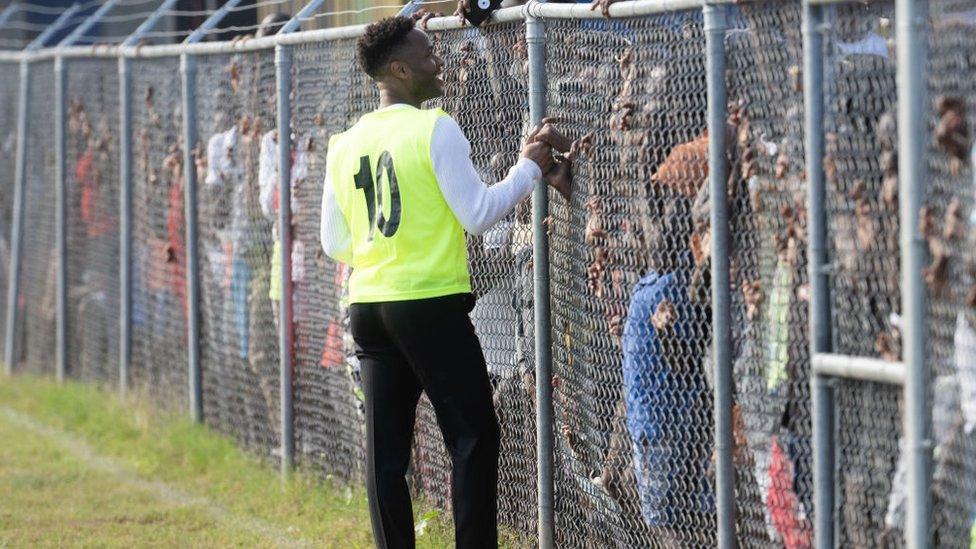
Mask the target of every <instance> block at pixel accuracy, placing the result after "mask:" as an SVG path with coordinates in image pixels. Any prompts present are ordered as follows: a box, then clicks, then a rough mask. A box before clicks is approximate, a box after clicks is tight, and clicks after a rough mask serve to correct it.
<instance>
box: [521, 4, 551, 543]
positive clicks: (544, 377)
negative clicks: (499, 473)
mask: <svg viewBox="0 0 976 549" xmlns="http://www.w3.org/2000/svg"><path fill="white" fill-rule="evenodd" d="M534 5H536V2H534V1H533V2H530V3H529V5H528V8H527V11H526V21H525V31H526V35H525V40H526V44H527V45H528V50H529V51H528V54H529V118H530V119H531V123H532V124H539V122H541V121H542V119H543V118H544V117H545V115H546V31H545V23H544V22H543V20H542V19H541V18H539V17H536V16H534V15H532V7H533V6H534ZM548 215H549V189H548V187H547V186H546V182H545V181H541V180H540V181H539V183H538V184H537V185H536V187H535V189H534V190H533V192H532V240H533V246H532V264H533V269H532V270H533V273H532V274H533V288H534V289H533V302H534V304H535V360H536V378H535V385H536V403H537V406H538V408H537V409H536V444H537V446H538V449H537V454H538V460H539V464H538V466H539V469H538V497H539V532H538V534H539V547H540V548H541V549H548V548H551V547H553V546H554V538H555V497H554V487H553V407H552V334H551V333H550V332H551V319H550V311H549V309H550V303H549V234H548V229H547V227H546V217H548Z"/></svg>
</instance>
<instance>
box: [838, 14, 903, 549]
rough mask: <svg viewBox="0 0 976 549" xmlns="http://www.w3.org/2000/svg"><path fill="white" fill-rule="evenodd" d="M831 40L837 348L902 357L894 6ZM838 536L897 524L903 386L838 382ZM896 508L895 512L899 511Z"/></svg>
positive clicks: (889, 534) (871, 534)
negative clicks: (896, 478) (891, 46)
mask: <svg viewBox="0 0 976 549" xmlns="http://www.w3.org/2000/svg"><path fill="white" fill-rule="evenodd" d="M828 18H829V19H830V22H831V25H830V31H829V32H828V33H826V35H825V38H824V43H825V52H826V53H825V56H824V64H825V69H824V70H825V83H824V91H825V98H824V104H825V111H826V118H825V122H824V130H825V132H826V134H825V146H826V158H825V159H824V176H825V181H826V185H827V219H828V255H829V257H830V258H831V266H832V274H831V285H830V290H831V298H832V302H831V310H832V311H833V324H832V328H833V334H834V338H833V339H834V349H835V351H837V352H839V353H843V354H847V355H853V356H865V357H874V358H880V359H883V360H888V361H897V360H900V358H901V356H900V355H901V350H900V335H899V332H898V325H899V313H900V294H899V292H900V285H899V280H898V278H899V276H898V273H899V253H898V249H899V248H898V234H899V233H898V229H899V227H898V196H897V159H898V157H897V154H896V150H897V149H896V147H897V135H896V126H895V117H896V111H895V109H896V108H897V103H896V100H895V99H896V94H895V91H896V88H895V60H894V55H893V54H894V51H893V49H889V44H888V39H889V38H892V37H893V34H892V33H893V30H894V23H895V21H894V4H893V3H892V2H877V3H872V4H869V5H864V4H841V5H839V6H837V8H836V9H834V10H832V13H830V14H829V15H828ZM835 391H836V395H837V396H836V410H837V430H838V439H837V441H836V442H835V444H836V445H837V452H838V458H837V464H836V467H837V469H836V470H837V471H838V474H837V479H836V481H837V484H838V492H837V494H836V496H835V497H836V500H837V503H836V505H837V509H838V530H837V537H838V540H839V542H840V543H842V544H843V545H845V546H850V547H873V546H875V545H876V544H877V542H878V538H879V536H881V535H884V536H885V537H886V540H887V543H892V544H898V543H900V540H901V536H900V535H899V534H898V532H897V531H892V528H893V527H894V526H895V525H894V524H893V523H894V522H895V519H894V518H893V517H892V516H888V509H889V508H892V509H894V507H895V503H894V502H893V499H896V498H898V497H899V495H898V491H897V490H893V488H894V485H893V479H894V476H895V465H896V461H897V456H898V439H899V436H900V433H901V414H900V400H901V392H902V389H901V388H900V387H898V386H890V385H883V384H879V383H872V382H856V381H843V382H840V381H838V385H837V387H836V389H835ZM893 514H894V512H893V513H892V515H893Z"/></svg>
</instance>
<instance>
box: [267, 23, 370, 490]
mask: <svg viewBox="0 0 976 549" xmlns="http://www.w3.org/2000/svg"><path fill="white" fill-rule="evenodd" d="M354 58H355V39H354V38H346V39H341V40H326V41H322V42H318V43H311V44H302V45H300V46H296V47H295V56H294V71H293V72H294V81H293V83H292V90H293V98H292V137H291V149H292V150H293V151H294V153H293V156H292V158H293V160H292V170H291V178H290V184H291V201H292V203H291V208H292V238H293V240H292V256H291V259H292V292H293V293H292V300H293V309H292V316H293V320H292V322H293V326H294V328H293V330H294V332H293V333H294V351H293V359H292V360H293V362H292V364H293V365H294V372H295V377H294V391H295V397H294V399H295V403H294V406H295V447H296V452H297V453H298V457H299V461H304V462H305V463H307V464H308V465H309V466H311V467H312V468H314V469H316V470H319V471H321V472H322V473H323V474H326V475H332V476H334V477H336V478H339V479H343V480H346V481H362V480H363V478H364V475H365V466H366V462H365V451H366V440H365V428H366V420H365V417H364V415H363V410H364V409H363V404H362V403H363V392H362V386H361V384H360V381H359V363H358V361H357V360H356V357H355V349H354V347H353V342H352V339H351V336H350V334H349V303H348V298H347V294H346V292H345V283H346V278H347V272H346V270H345V269H344V268H343V267H342V266H341V265H340V264H338V263H336V262H334V261H333V260H332V259H330V258H329V257H327V256H326V255H325V254H324V252H323V251H322V246H321V244H320V242H319V224H320V215H321V203H322V184H323V181H324V177H325V162H324V160H325V154H326V149H327V146H328V143H329V136H330V135H333V134H336V133H339V132H342V131H344V130H345V129H346V128H348V127H349V126H351V125H352V124H354V123H355V121H356V120H358V119H359V117H360V116H361V115H363V114H365V113H367V112H369V111H370V110H371V109H372V108H373V107H374V106H375V104H376V102H377V100H378V96H377V93H376V90H375V89H374V87H373V86H371V85H370V83H369V81H368V79H367V77H366V76H365V75H364V74H363V73H362V71H360V70H358V69H357V67H356V65H355V64H354V63H350V62H349V60H350V59H354ZM276 137H280V136H276ZM279 207H280V205H279ZM277 295H280V291H279V293H278V294H277Z"/></svg>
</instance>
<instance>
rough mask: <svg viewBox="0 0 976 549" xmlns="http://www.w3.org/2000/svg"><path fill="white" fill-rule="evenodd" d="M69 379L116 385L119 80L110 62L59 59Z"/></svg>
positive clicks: (113, 63) (116, 67)
mask: <svg viewBox="0 0 976 549" xmlns="http://www.w3.org/2000/svg"><path fill="white" fill-rule="evenodd" d="M65 71H66V78H65V82H66V84H65V86H66V88H65V90H66V91H65V101H66V103H67V105H66V113H67V121H66V122H67V123H66V133H65V147H66V148H65V174H66V185H67V194H66V200H67V202H66V208H67V213H66V215H67V218H66V223H67V263H66V265H65V268H66V269H67V277H68V302H67V314H68V331H69V336H68V346H69V348H70V349H71V351H72V352H71V354H70V355H69V356H68V366H67V369H68V374H69V375H71V376H73V377H76V378H79V379H83V380H86V381H93V382H101V383H107V384H110V385H112V386H115V385H116V384H117V383H118V371H119V366H118V363H119V353H118V349H119V322H118V311H119V82H118V74H119V73H118V61H117V60H116V59H111V58H107V59H77V60H71V61H67V62H65Z"/></svg>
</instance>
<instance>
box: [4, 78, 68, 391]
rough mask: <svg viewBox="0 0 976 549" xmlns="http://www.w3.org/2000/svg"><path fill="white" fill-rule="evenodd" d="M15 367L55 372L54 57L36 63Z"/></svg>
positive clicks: (25, 194)
mask: <svg viewBox="0 0 976 549" xmlns="http://www.w3.org/2000/svg"><path fill="white" fill-rule="evenodd" d="M30 70H31V80H30V94H29V97H30V101H29V106H28V109H29V110H28V114H27V118H28V126H27V128H28V130H27V163H26V174H27V182H26V183H27V184H26V188H25V192H24V216H23V219H24V225H23V228H24V230H23V233H22V234H23V251H22V254H23V255H22V259H21V268H20V291H19V296H18V298H17V299H18V302H17V307H18V309H19V314H18V322H19V323H21V326H20V328H21V330H20V332H19V334H18V337H17V341H15V343H14V345H15V347H14V348H15V350H16V354H15V355H14V364H15V366H16V368H18V369H22V370H27V371H30V372H32V373H35V374H53V373H54V359H55V357H54V349H55V345H54V340H55V318H56V312H57V311H56V308H57V307H56V301H57V299H56V298H57V296H56V293H57V278H56V275H57V263H58V262H57V247H56V246H55V235H54V207H53V205H54V201H55V185H54V146H53V145H54V143H53V140H52V138H51V136H52V135H54V62H53V61H39V62H35V63H32V64H31V69H30Z"/></svg>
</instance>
